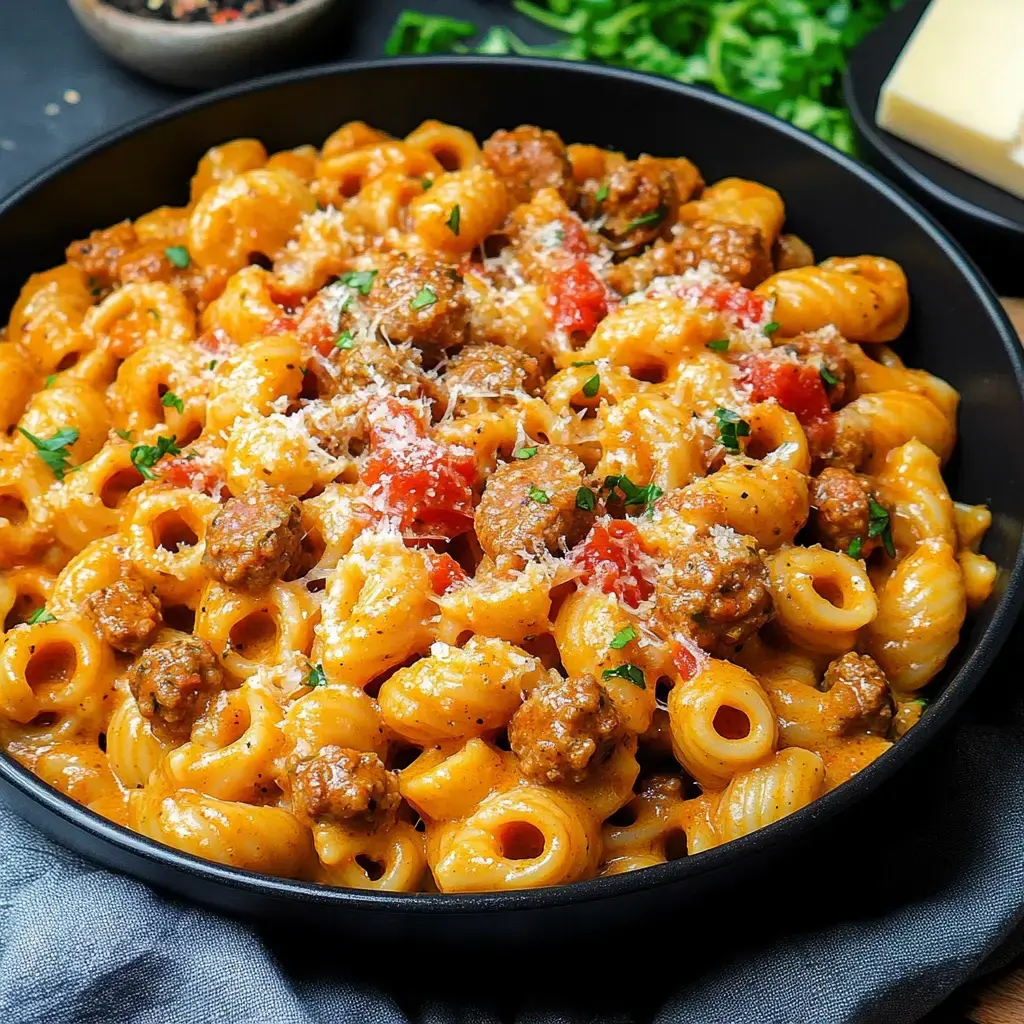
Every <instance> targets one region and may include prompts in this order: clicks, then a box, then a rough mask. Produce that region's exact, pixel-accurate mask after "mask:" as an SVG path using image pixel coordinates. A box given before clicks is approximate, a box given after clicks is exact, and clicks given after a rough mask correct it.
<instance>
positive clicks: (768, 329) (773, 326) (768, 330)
mask: <svg viewBox="0 0 1024 1024" xmlns="http://www.w3.org/2000/svg"><path fill="white" fill-rule="evenodd" d="M781 326H782V325H781V324H780V323H779V322H778V321H777V320H772V321H771V322H769V323H766V324H765V325H764V333H765V334H767V335H768V337H769V338H770V337H771V336H772V335H773V334H774V333H775V332H776V331H777V330H778V329H779V328H780V327H781Z"/></svg>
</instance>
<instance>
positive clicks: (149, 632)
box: [0, 122, 996, 892]
mask: <svg viewBox="0 0 1024 1024" xmlns="http://www.w3.org/2000/svg"><path fill="white" fill-rule="evenodd" d="M784 221H785V209H784V206H783V200H782V197H781V196H780V195H779V194H778V193H777V192H775V191H774V190H773V189H771V188H769V187H767V186H764V185H760V184H758V183H756V182H751V181H743V180H740V179H736V178H732V179H726V180H724V181H719V182H715V183H713V184H705V183H704V182H703V181H702V179H701V175H700V173H699V171H698V170H697V168H696V167H695V166H694V165H693V164H692V163H690V161H688V160H685V159H681V158H680V159H675V158H672V159H660V158H654V157H650V156H642V157H640V158H639V159H637V160H629V159H627V158H626V157H625V156H624V155H623V154H621V153H616V152H609V151H606V150H602V149H598V148H596V147H594V146H589V145H570V146H565V145H563V143H562V141H561V139H559V138H558V136H556V135H555V134H553V133H552V132H546V131H541V130H539V129H537V128H533V127H520V128H517V129H515V130H513V131H498V132H496V133H495V134H494V135H492V136H491V137H490V138H489V139H488V140H487V141H486V142H484V143H483V145H482V146H481V145H478V143H477V141H476V140H475V139H474V138H473V137H472V136H471V135H470V134H469V133H467V132H465V131H462V130H461V129H458V128H454V127H451V126H449V125H445V124H440V123H437V122H427V123H425V124H423V125H421V126H420V127H419V128H418V129H417V130H416V131H414V132H413V133H412V134H411V135H409V136H408V137H406V138H405V139H398V138H392V137H390V136H388V135H386V134H384V133H383V132H380V131H377V130H376V129H374V128H371V127H368V126H367V125H365V124H362V123H358V122H357V123H352V124H346V125H344V126H343V127H341V128H340V129H338V131H337V132H335V133H334V134H333V135H332V136H331V137H330V138H329V139H328V140H327V141H326V142H325V143H324V145H323V147H322V149H320V150H317V149H314V148H313V147H310V146H304V147H301V148H299V149H296V150H292V151H289V152H284V153H276V154H273V155H268V154H267V152H266V151H265V149H264V148H263V146H262V145H261V144H260V143H259V142H257V141H255V140H252V139H242V140H238V141H235V142H229V143H227V144H225V145H223V146H219V147H216V148H215V149H213V150H211V151H210V152H209V153H207V154H206V155H205V156H204V157H203V159H202V160H201V161H200V164H199V167H198V170H197V172H196V175H195V177H194V178H193V179H192V190H191V200H190V203H189V205H188V206H186V207H183V208H171V207H163V208H161V209H158V210H154V211H153V212H152V213H148V214H146V215H145V216H143V217H140V218H139V219H138V220H136V221H134V222H129V221H125V222H123V223H121V224H117V225H114V226H113V227H109V228H106V229H103V230H99V231H96V232H94V233H93V234H92V235H91V236H90V237H89V238H87V239H85V240H83V241H78V242H75V243H73V244H72V245H71V246H70V247H69V248H68V250H67V262H66V263H65V264H63V265H61V266H59V267H56V268H54V269H52V270H48V271H45V272H43V273H38V274H34V275H33V276H32V277H31V278H30V279H29V281H28V283H27V284H26V285H25V287H24V289H23V290H22V293H21V296H20V298H19V299H18V301H17V303H16V304H15V306H14V308H13V310H12V311H11V314H10V321H9V324H8V326H7V328H6V332H5V337H4V338H3V341H2V343H0V374H2V376H3V379H4V382H5V384H4V388H3V389H2V392H0V417H2V424H0V426H2V428H3V430H4V431H5V434H4V440H3V443H2V447H0V567H2V575H0V613H2V615H3V617H4V619H3V629H4V638H3V647H2V651H0V741H2V744H3V746H4V748H5V749H6V750H7V752H8V753H9V754H11V755H12V756H14V757H15V758H17V759H18V760H19V761H20V762H22V763H23V764H25V765H26V766H28V767H29V768H30V769H31V770H33V771H34V772H36V773H37V774H38V775H39V776H40V777H41V778H43V779H44V780H46V781H47V782H48V783H50V784H51V785H53V786H55V787H57V788H58V789H60V790H61V791H63V792H64V793H66V794H67V795H68V796H70V797H71V798H72V799H74V800H76V801H78V802H80V803H82V804H84V805H86V806H88V807H89V808H91V809H93V810H94V811H96V812H98V813H100V814H102V815H105V816H106V817H108V818H110V819H112V820H113V821H116V822H118V823H120V824H122V825H126V826H127V827H129V828H132V829H135V830H136V831H138V832H140V833H142V834H144V835H146V836H149V837H151V838H153V839H155V840H158V841H159V842H162V843H166V844H168V845H170V846H173V847H176V848H177V849H179V850H183V851H186V852H188V853H192V854H196V855H198V856H201V857H207V858H210V859H212V860H215V861H218V862H220V863H223V864H227V865H232V866H235V867H238V868H244V869H248V870H253V871H261V872H266V873H270V874H277V875H285V876H289V877H294V878H304V879H312V880H316V881H320V882H324V883H326V884H329V885H338V886H355V887H361V888H376V889H388V890H404V891H415V890H423V889H437V890H440V891H442V892H464V891H477V890H492V889H505V888H512V887H525V886H543V885H556V884H561V883H568V882H573V881H576V880H579V879H584V878H589V877H592V876H595V875H600V874H614V873H619V872H622V871H626V870H632V869H636V868H641V867H646V866H648V865H652V864H659V863H663V862H665V861H666V860H671V859H675V858H677V857H681V856H686V855H692V854H695V853H698V852H700V851H701V850H706V849H708V848H710V847H714V846H717V845H720V844H722V843H725V842H728V841H729V840H731V839H734V838H736V837H738V836H742V835H745V834H747V833H749V832H751V831H753V830H755V829H759V828H761V827H762V826H764V825H767V824H770V823H771V822H773V821H775V820H777V819H779V818H781V817H783V816H784V815H787V814H789V813H791V812H793V811H795V810H798V809H799V808H801V807H803V806H805V805H807V804H808V803H810V802H811V801H813V800H814V799H816V798H817V797H818V796H820V795H821V794H823V793H825V792H826V791H828V790H830V789H832V788H834V787H835V786H838V785H840V784H841V783H842V782H844V781H845V780H846V779H848V778H849V777H850V776H851V775H852V774H854V773H855V772H857V771H858V770H859V769H860V768H862V767H863V766H864V765H866V764H868V763H869V762H870V761H872V760H873V759H874V758H876V757H878V756H879V755H880V754H882V753H884V751H885V750H886V749H887V748H888V747H889V746H890V745H891V744H892V743H893V741H895V740H897V739H898V738H899V736H900V735H902V734H903V733H904V732H905V731H906V730H907V728H909V727H910V726H912V725H913V724H914V722H915V721H916V720H917V718H918V717H919V715H920V714H921V710H922V708H923V707H924V703H925V702H924V700H923V699H922V698H920V697H919V696H918V694H919V693H920V692H921V690H922V688H923V687H925V686H926V684H927V683H928V682H929V680H931V679H932V678H933V676H934V675H935V674H936V673H937V672H938V671H939V670H940V669H941V668H942V666H943V664H944V663H945V661H946V658H947V657H948V655H949V654H950V651H951V650H952V648H953V646H954V645H955V643H956V642H957V637H958V635H959V631H960V628H961V626H962V624H963V622H964V617H965V615H966V614H967V613H968V611H969V610H970V609H972V608H976V607H977V606H978V605H980V604H981V603H982V602H984V601H985V600H986V598H987V597H988V595H989V593H990V591H991V589H992V587H993V585H994V581H995V576H996V567H995V566H994V565H993V563H992V562H990V561H989V560H988V559H987V558H986V557H985V556H984V555H983V554H981V553H979V550H978V547H979V543H980V541H981V539H982V537H983V536H984V533H985V530H986V528H987V527H988V525H989V522H990V515H989V513H988V511H987V509H985V508H983V507H972V506H967V505H961V504H956V503H954V502H953V501H952V500H951V499H950V496H949V493H948V491H947V489H946V486H945V484H944V483H943V479H942V474H941V468H942V463H943V461H944V460H945V459H946V458H948V456H949V454H950V452H951V450H952V448H953V445H954V441H955V437H956V406H957V395H956V392H955V391H954V390H953V389H952V388H951V387H950V386H949V385H948V384H946V383H944V382H943V381H941V380H939V379H937V378H935V377H933V376H931V375H930V374H928V373H926V372H924V371H922V370H915V369H908V368H906V367H904V365H903V363H902V362H901V361H900V359H899V357H898V356H897V355H896V354H895V352H893V351H892V349H890V348H889V347H888V345H889V343H890V342H893V341H895V340H896V339H897V338H898V337H899V335H900V333H901V331H902V330H903V328H904V326H905V324H906V322H907V317H908V293H907V281H906V279H905V277H904V275H903V272H902V271H901V269H900V268H899V267H898V266H897V265H896V264H895V263H893V262H892V261H890V260H888V259H885V258H884V257H881V256H844V257H832V258H829V259H826V260H825V261H824V262H821V263H815V262H814V257H813V255H812V253H811V251H810V249H809V247H808V246H807V245H806V243H804V242H803V241H802V240H801V239H799V238H796V237H795V236H791V235H786V234H783V233H782V232H783V229H784Z"/></svg>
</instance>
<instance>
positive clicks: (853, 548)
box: [846, 537, 864, 558]
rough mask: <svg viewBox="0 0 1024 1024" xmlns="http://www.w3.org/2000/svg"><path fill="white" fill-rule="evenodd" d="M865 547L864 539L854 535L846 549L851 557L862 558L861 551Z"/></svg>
mask: <svg viewBox="0 0 1024 1024" xmlns="http://www.w3.org/2000/svg"><path fill="white" fill-rule="evenodd" d="M863 549H864V541H862V540H861V539H860V537H854V538H853V540H851V541H850V546H849V547H848V548H847V549H846V553H847V554H848V555H849V556H850V557H851V558H860V553H861V551H862V550H863Z"/></svg>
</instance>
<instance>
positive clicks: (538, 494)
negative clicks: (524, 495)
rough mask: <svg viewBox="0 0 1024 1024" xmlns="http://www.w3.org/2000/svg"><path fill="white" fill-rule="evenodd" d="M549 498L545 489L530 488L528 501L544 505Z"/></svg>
mask: <svg viewBox="0 0 1024 1024" xmlns="http://www.w3.org/2000/svg"><path fill="white" fill-rule="evenodd" d="M549 500H550V499H549V498H548V492H547V491H542V490H541V489H540V488H539V487H531V488H530V501H535V502H537V504H538V505H546V504H547V503H548V501H549Z"/></svg>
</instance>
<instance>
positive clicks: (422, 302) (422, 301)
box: [411, 284, 437, 309]
mask: <svg viewBox="0 0 1024 1024" xmlns="http://www.w3.org/2000/svg"><path fill="white" fill-rule="evenodd" d="M435 302H437V292H435V291H434V289H433V288H431V287H430V285H428V284H425V285H424V286H423V287H422V288H421V289H420V290H419V291H418V292H417V293H416V297H415V298H414V299H413V300H412V303H411V306H412V308H413V309H425V308H426V307H427V306H432V305H433V304H434V303H435Z"/></svg>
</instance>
